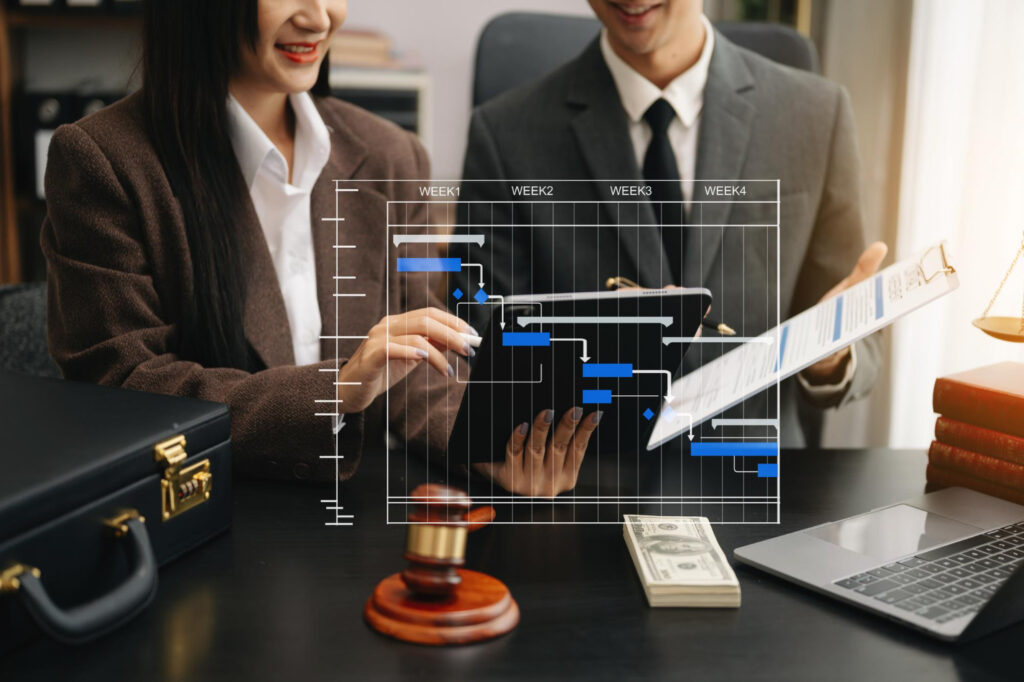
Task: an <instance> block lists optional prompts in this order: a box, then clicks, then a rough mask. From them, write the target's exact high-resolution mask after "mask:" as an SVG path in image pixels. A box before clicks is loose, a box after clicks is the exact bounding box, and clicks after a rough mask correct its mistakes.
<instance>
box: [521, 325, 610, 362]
mask: <svg viewBox="0 0 1024 682" xmlns="http://www.w3.org/2000/svg"><path fill="white" fill-rule="evenodd" d="M502 323H503V324H504V320H503V321H502ZM555 341H579V342H580V343H582V344H583V355H581V356H580V360H582V361H583V362H589V361H590V355H588V354H587V340H586V339H554V338H553V339H551V343H554V342H555Z"/></svg>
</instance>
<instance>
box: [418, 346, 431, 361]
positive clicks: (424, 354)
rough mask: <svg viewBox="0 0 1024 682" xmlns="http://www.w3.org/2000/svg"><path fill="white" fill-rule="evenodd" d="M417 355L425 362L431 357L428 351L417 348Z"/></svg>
mask: <svg viewBox="0 0 1024 682" xmlns="http://www.w3.org/2000/svg"><path fill="white" fill-rule="evenodd" d="M416 355H418V356H420V357H421V358H423V359H424V360H426V359H427V358H429V357H430V353H428V352H427V351H425V350H423V349H422V348H417V349H416Z"/></svg>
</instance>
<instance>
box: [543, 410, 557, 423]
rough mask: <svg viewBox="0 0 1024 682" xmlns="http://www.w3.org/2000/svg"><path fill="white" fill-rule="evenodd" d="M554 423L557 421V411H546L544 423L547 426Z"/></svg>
mask: <svg viewBox="0 0 1024 682" xmlns="http://www.w3.org/2000/svg"><path fill="white" fill-rule="evenodd" d="M553 421H555V411H554V410H544V423H545V424H550V423H551V422H553Z"/></svg>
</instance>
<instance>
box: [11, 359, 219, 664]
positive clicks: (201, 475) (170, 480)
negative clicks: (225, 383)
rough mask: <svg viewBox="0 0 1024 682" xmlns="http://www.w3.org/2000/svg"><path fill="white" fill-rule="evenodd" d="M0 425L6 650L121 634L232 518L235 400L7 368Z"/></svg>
mask: <svg viewBox="0 0 1024 682" xmlns="http://www.w3.org/2000/svg"><path fill="white" fill-rule="evenodd" d="M0 424H2V425H3V427H2V428H0V653H3V652H5V651H9V650H10V649H12V648H13V647H15V646H17V645H18V644H19V643H21V642H24V641H25V640H27V639H28V638H30V637H31V636H33V635H34V634H36V633H38V632H39V631H40V630H42V631H43V632H45V633H47V634H49V635H50V636H52V637H54V638H56V639H58V640H60V641H63V642H69V643H79V642H85V641H88V640H90V639H92V638H94V637H97V636H99V635H102V634H104V633H107V632H110V631H111V630H114V629H115V628H117V627H118V626H120V625H122V624H124V623H125V622H127V621H128V620H130V619H131V618H132V617H134V616H135V615H137V614H138V613H139V612H140V611H142V610H143V609H144V608H145V607H146V606H147V605H148V604H149V603H150V602H151V601H152V600H153V598H154V596H155V595H156V589H157V567H158V566H162V565H163V564H166V563H167V562H169V561H171V560H172V559H174V558H175V557H178V556H180V555H181V554H182V553H184V552H187V551H188V550H190V549H192V548H193V547H196V546H197V545H199V544H201V543H203V542H205V541H206V540H208V539H210V538H211V537H213V536H214V535H217V534H218V533H220V532H221V531H224V530H226V529H227V528H228V526H229V525H230V524H231V442H230V439H229V434H230V424H229V415H228V408H227V407H226V406H224V405H219V404H217V403H210V402H206V401H202V400H192V399H188V398H176V397H173V396H164V395H156V394H151V393H139V392H136V391H126V390H120V389H113V388H104V387H100V386H94V385H92V384H83V383H77V382H70V381H61V380H59V379H42V378H38V377H30V376H25V375H21V374H11V373H3V372H0Z"/></svg>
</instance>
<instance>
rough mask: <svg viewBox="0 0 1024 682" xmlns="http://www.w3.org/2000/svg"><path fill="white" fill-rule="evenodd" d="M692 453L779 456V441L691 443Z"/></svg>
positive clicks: (710, 455)
mask: <svg viewBox="0 0 1024 682" xmlns="http://www.w3.org/2000/svg"><path fill="white" fill-rule="evenodd" d="M690 454H691V455H693V456H694V457H777V456H778V454H779V444H778V443H760V442H754V443H743V442H736V443H705V442H703V441H696V442H693V443H690Z"/></svg>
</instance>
